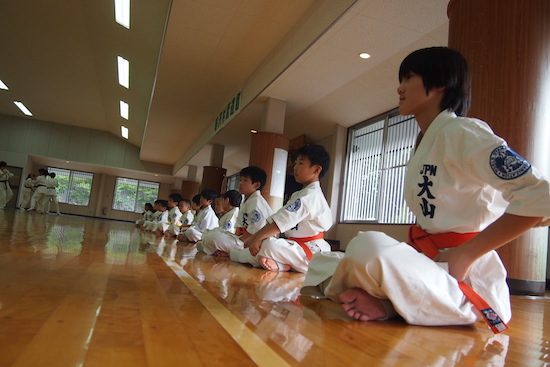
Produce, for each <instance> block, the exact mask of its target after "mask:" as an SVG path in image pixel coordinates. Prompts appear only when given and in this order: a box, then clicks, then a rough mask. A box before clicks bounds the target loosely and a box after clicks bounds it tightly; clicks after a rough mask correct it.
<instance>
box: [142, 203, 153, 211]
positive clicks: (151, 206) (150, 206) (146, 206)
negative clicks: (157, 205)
mask: <svg viewBox="0 0 550 367" xmlns="http://www.w3.org/2000/svg"><path fill="white" fill-rule="evenodd" d="M144 207H145V211H147V210H150V211H153V205H152V204H151V203H145V205H144Z"/></svg>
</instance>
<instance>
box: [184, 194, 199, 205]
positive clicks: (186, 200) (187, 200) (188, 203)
mask: <svg viewBox="0 0 550 367" xmlns="http://www.w3.org/2000/svg"><path fill="white" fill-rule="evenodd" d="M199 200H200V196H199ZM181 203H185V204H187V206H188V207H191V200H189V199H181V201H180V204H181Z"/></svg>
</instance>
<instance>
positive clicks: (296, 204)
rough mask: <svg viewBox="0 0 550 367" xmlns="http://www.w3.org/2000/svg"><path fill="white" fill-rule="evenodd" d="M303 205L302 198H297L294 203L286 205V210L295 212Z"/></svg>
mask: <svg viewBox="0 0 550 367" xmlns="http://www.w3.org/2000/svg"><path fill="white" fill-rule="evenodd" d="M301 206H302V202H301V201H300V199H296V201H295V202H294V203H292V204H290V205H288V206H287V207H286V210H288V211H289V212H295V211H297V210H298V209H300V207H301Z"/></svg>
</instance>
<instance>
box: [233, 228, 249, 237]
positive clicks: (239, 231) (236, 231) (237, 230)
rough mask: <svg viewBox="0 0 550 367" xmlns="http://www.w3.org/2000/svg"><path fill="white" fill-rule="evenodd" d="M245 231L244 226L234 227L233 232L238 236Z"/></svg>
mask: <svg viewBox="0 0 550 367" xmlns="http://www.w3.org/2000/svg"><path fill="white" fill-rule="evenodd" d="M245 232H246V228H244V227H237V228H236V229H235V234H236V235H237V236H239V237H241V236H242V235H243V234H244V233H245Z"/></svg>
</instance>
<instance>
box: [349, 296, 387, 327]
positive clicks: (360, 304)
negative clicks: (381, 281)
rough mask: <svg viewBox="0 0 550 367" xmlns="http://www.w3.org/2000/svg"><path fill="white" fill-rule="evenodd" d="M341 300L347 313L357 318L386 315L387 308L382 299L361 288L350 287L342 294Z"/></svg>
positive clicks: (366, 318)
mask: <svg viewBox="0 0 550 367" xmlns="http://www.w3.org/2000/svg"><path fill="white" fill-rule="evenodd" d="M340 301H341V302H342V303H343V304H342V308H343V309H344V311H346V314H347V315H348V316H349V317H351V318H354V319H355V320H360V321H369V320H379V319H384V318H385V317H386V309H385V308H384V306H382V303H381V302H380V300H379V299H378V298H375V297H373V296H371V295H370V294H368V293H367V292H366V291H364V290H363V289H361V288H352V289H348V290H347V291H345V292H344V293H342V294H340Z"/></svg>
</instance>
